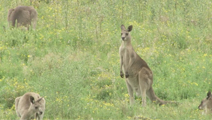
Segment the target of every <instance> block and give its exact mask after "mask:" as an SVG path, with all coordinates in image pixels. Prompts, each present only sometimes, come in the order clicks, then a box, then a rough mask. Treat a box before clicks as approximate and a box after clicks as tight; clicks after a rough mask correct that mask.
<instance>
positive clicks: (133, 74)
mask: <svg viewBox="0 0 212 120" xmlns="http://www.w3.org/2000/svg"><path fill="white" fill-rule="evenodd" d="M132 28H133V26H132V25H130V26H129V27H128V29H126V28H125V26H124V25H121V38H122V43H121V46H120V48H119V54H120V64H121V67H120V76H121V77H122V78H123V77H124V76H125V79H126V84H127V89H128V93H129V96H130V104H131V105H132V104H133V103H134V95H133V92H134V91H135V92H136V93H137V95H139V96H142V106H146V95H147V96H148V97H149V98H150V100H151V101H155V102H157V103H158V104H160V105H162V104H165V103H166V101H163V100H161V99H160V98H158V97H157V96H156V95H155V93H154V90H153V88H152V84H153V73H152V71H151V69H150V68H149V66H148V65H147V63H146V62H145V61H144V60H143V59H142V58H141V57H139V55H138V54H137V53H136V52H135V51H134V49H133V46H132V44H131V36H130V31H132ZM167 102H168V101H167Z"/></svg>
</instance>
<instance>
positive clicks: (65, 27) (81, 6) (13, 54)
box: [0, 0, 212, 119]
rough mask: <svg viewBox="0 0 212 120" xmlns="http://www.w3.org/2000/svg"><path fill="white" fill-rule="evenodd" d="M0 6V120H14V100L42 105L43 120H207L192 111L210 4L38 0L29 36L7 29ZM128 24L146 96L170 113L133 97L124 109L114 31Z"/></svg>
mask: <svg viewBox="0 0 212 120" xmlns="http://www.w3.org/2000/svg"><path fill="white" fill-rule="evenodd" d="M18 5H30V2H29V1H28V0H11V1H8V0H2V1H1V4H0V16H2V17H0V21H1V22H0V26H5V28H6V31H4V29H3V27H0V36H1V37H0V119H18V117H17V115H16V113H15V109H14V99H15V98H16V97H17V96H20V95H23V94H24V93H25V92H28V91H33V92H37V93H39V94H40V95H41V96H44V97H45V99H46V112H45V115H44V118H45V119H134V117H142V118H147V119H211V115H201V111H199V110H197V106H198V105H199V103H200V101H201V100H202V99H203V98H204V97H206V93H207V91H208V90H212V80H211V78H212V74H211V73H212V72H211V69H210V68H211V66H212V59H211V57H212V55H211V53H212V50H211V48H212V45H211V43H212V34H211V33H212V24H211V17H212V4H211V2H210V1H209V0H202V1H190V0H178V1H168V0H148V1H147V0H144V1H143V0H134V1H133V2H131V1H126V0H109V1H106V0H71V1H65V0H62V1H60V0H48V1H45V0H43V1H42V0H41V1H40V2H39V1H34V2H33V3H32V5H33V6H34V7H35V8H36V10H37V12H38V23H37V29H36V30H30V31H21V30H20V29H18V28H14V29H9V28H8V25H7V11H8V10H9V9H10V8H13V7H16V6H18ZM121 24H125V26H128V25H133V31H132V32H131V35H132V37H133V39H132V44H133V46H134V49H135V51H136V52H137V53H138V54H139V55H140V56H141V57H142V58H143V59H144V60H145V61H146V62H147V63H148V65H149V66H150V68H151V69H152V71H153V73H154V83H153V89H154V90H155V93H156V95H157V96H159V97H160V98H161V99H164V100H175V101H178V102H179V103H180V104H179V105H178V106H174V105H165V106H161V107H159V106H158V105H155V104H154V103H151V102H150V100H149V99H148V101H147V107H145V108H144V107H142V106H141V104H140V102H141V98H139V97H136V98H137V99H136V103H135V105H133V106H130V105H129V96H128V93H127V88H126V85H125V81H124V79H121V77H120V76H119V69H120V68H119V67H120V65H119V54H118V49H119V46H120V43H121V39H120V26H121Z"/></svg>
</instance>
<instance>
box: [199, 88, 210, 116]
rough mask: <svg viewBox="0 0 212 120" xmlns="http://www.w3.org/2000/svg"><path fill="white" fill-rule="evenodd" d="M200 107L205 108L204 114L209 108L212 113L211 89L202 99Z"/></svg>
mask: <svg viewBox="0 0 212 120" xmlns="http://www.w3.org/2000/svg"><path fill="white" fill-rule="evenodd" d="M198 108H199V109H200V110H204V112H202V114H204V113H205V114H207V112H208V110H209V113H212V94H211V92H210V91H209V92H208V93H207V97H206V98H205V99H203V100H202V101H201V103H200V105H199V106H198Z"/></svg>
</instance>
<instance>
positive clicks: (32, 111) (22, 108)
mask: <svg viewBox="0 0 212 120" xmlns="http://www.w3.org/2000/svg"><path fill="white" fill-rule="evenodd" d="M15 110H16V113H17V115H18V116H19V117H20V118H21V120H30V119H37V120H42V119H43V116H44V111H45V99H44V98H42V97H40V95H39V94H37V93H33V92H28V93H25V94H24V95H23V96H20V97H17V98H16V99H15Z"/></svg>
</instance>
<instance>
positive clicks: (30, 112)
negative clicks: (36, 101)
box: [23, 109, 35, 119]
mask: <svg viewBox="0 0 212 120" xmlns="http://www.w3.org/2000/svg"><path fill="white" fill-rule="evenodd" d="M34 114H35V113H34V111H32V110H30V109H28V110H27V112H26V113H25V114H24V115H23V118H24V119H29V118H31V117H32V116H33V115H34Z"/></svg>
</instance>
